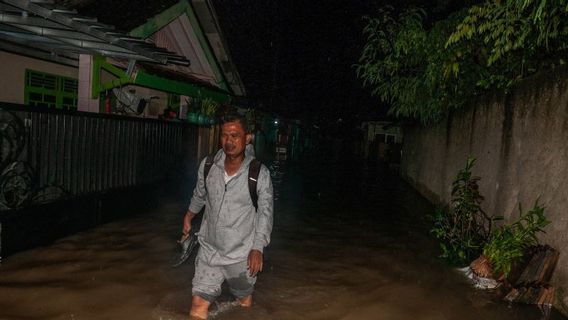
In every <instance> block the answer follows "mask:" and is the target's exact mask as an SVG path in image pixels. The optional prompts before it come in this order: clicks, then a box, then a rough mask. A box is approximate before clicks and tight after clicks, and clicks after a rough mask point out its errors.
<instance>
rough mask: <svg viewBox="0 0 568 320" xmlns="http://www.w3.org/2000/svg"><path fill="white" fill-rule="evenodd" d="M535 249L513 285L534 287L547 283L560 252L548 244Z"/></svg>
mask: <svg viewBox="0 0 568 320" xmlns="http://www.w3.org/2000/svg"><path fill="white" fill-rule="evenodd" d="M539 249H540V250H537V251H536V252H535V253H534V254H533V256H532V258H531V259H530V260H529V263H528V265H527V266H526V267H525V269H524V270H523V272H522V273H521V275H520V277H519V278H518V279H517V281H515V287H530V286H532V287H536V286H543V285H547V284H548V283H549V282H550V278H551V277H552V273H553V272H554V269H555V268H556V264H557V263H558V257H559V256H560V253H559V252H558V251H556V250H554V249H553V248H551V247H549V246H543V247H540V248H539Z"/></svg>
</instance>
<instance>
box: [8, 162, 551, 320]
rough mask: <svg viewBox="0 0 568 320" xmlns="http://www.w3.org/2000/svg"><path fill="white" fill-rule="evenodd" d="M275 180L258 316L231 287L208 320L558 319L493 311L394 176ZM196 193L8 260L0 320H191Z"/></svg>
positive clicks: (325, 173) (173, 195) (347, 171)
mask: <svg viewBox="0 0 568 320" xmlns="http://www.w3.org/2000/svg"><path fill="white" fill-rule="evenodd" d="M271 169H272V173H273V181H274V184H275V193H276V194H277V200H276V203H275V224H274V230H273V233H272V236H273V239H272V243H271V245H270V246H269V247H268V248H267V249H266V255H267V262H266V265H265V270H264V271H263V272H262V274H261V275H260V277H259V279H258V282H257V287H256V292H255V295H254V298H255V300H254V305H253V307H252V308H250V309H241V308H225V307H226V306H227V303H226V302H227V301H230V300H231V297H230V295H229V294H228V293H227V290H226V288H225V290H224V293H223V295H222V296H221V298H220V304H217V305H216V306H215V307H214V308H213V312H212V313H213V317H212V318H215V319H231V320H244V319H258V320H261V319H275V320H276V319H282V320H286V319H306V320H320V319H321V320H323V319H345V320H347V319H358V320H371V319H389V320H407V319H408V320H410V319H466V320H467V319H495V320H505V319H520V320H529V319H530V320H539V319H561V318H560V316H558V315H557V314H555V313H554V312H553V313H552V314H551V315H549V317H548V318H547V317H546V316H545V315H543V314H542V312H541V311H540V310H539V309H537V308H534V307H521V306H510V305H508V304H506V303H504V302H501V301H496V300H494V299H493V297H492V296H491V295H490V294H488V293H486V292H483V291H479V290H475V289H473V288H471V286H470V285H469V284H468V283H467V281H466V280H465V279H464V278H463V277H462V276H461V275H460V274H458V273H457V272H456V271H455V270H453V269H452V268H451V267H449V266H447V265H445V264H444V263H443V262H442V261H440V260H439V259H437V257H436V256H437V254H438V249H437V244H436V243H435V242H434V240H433V239H432V238H431V237H430V236H429V235H428V225H427V221H426V220H425V218H424V217H425V215H426V214H427V213H429V212H430V211H431V209H432V208H431V206H430V204H429V203H428V202H427V201H425V200H424V199H423V198H422V197H420V196H419V195H418V194H417V193H416V192H415V191H414V190H412V189H411V188H410V187H409V186H408V185H407V184H406V183H404V182H403V181H402V180H401V179H399V178H398V177H397V176H396V175H394V174H393V173H392V172H390V171H388V170H386V169H384V168H380V167H368V166H366V165H365V164H363V163H359V162H357V161H348V162H345V163H343V164H341V165H337V164H336V165H328V164H325V163H324V162H316V161H314V162H313V163H303V164H301V165H300V164H295V165H285V164H278V163H276V164H272V165H271ZM190 192H191V190H189V189H187V190H186V189H184V188H175V187H174V186H168V187H166V188H164V192H163V194H162V196H161V198H160V202H159V203H160V205H159V207H158V208H149V209H148V210H147V211H148V212H144V213H142V214H141V215H138V216H136V217H134V218H130V219H127V220H123V221H118V222H113V223H109V224H105V225H102V226H100V227H97V228H95V229H92V230H88V231H85V232H81V233H79V234H76V235H74V236H71V237H67V238H65V239H62V240H59V241H57V242H56V243H54V244H52V245H50V246H46V247H42V248H37V249H33V250H28V251H25V252H22V253H18V254H15V255H13V256H10V257H8V258H6V259H4V260H3V261H2V266H1V268H0V296H1V297H2V299H0V319H6V320H8V319H9V320H12V319H14V320H15V319H162V320H166V319H187V314H188V310H189V306H190V294H191V279H192V276H193V270H194V269H193V260H194V257H195V254H193V255H192V257H191V258H190V261H188V262H186V263H185V264H183V265H182V266H180V267H178V268H172V267H171V266H170V263H171V261H172V258H173V257H174V255H175V253H176V239H177V238H178V237H179V235H180V229H181V222H182V216H183V214H184V212H185V208H186V206H187V204H188V201H189V194H190ZM184 194H185V195H186V196H183V195H184ZM140 201H145V199H140Z"/></svg>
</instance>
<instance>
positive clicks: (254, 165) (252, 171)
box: [203, 155, 261, 210]
mask: <svg viewBox="0 0 568 320" xmlns="http://www.w3.org/2000/svg"><path fill="white" fill-rule="evenodd" d="M212 166H213V155H208V156H207V158H206V159H205V166H204V167H203V180H204V181H207V175H208V174H209V170H211V167H212ZM260 167H261V163H260V161H259V160H257V159H252V161H251V162H250V164H249V170H248V188H249V194H250V199H251V200H252V205H253V206H254V210H258V194H257V193H256V184H257V180H258V175H259V174H260ZM205 185H206V186H207V184H205Z"/></svg>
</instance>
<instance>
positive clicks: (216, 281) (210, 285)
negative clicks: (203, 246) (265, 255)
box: [191, 250, 256, 302]
mask: <svg viewBox="0 0 568 320" xmlns="http://www.w3.org/2000/svg"><path fill="white" fill-rule="evenodd" d="M247 267H248V262H247V261H243V262H239V263H235V264H231V265H227V266H211V265H209V264H208V263H207V261H205V259H204V258H203V255H202V252H201V250H199V253H198V254H197V258H195V275H194V276H193V281H192V285H193V288H192V289H191V293H192V295H194V296H199V297H201V298H203V299H205V300H207V301H209V302H213V301H215V299H216V298H217V297H219V296H220V295H221V285H222V284H223V281H225V280H227V283H228V284H229V289H230V291H231V293H232V294H233V295H234V296H235V297H237V298H239V299H242V298H244V297H246V296H249V295H251V294H252V292H253V291H254V284H255V283H256V277H251V276H250V274H249V271H248V270H247Z"/></svg>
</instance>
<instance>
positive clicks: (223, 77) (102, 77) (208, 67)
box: [0, 0, 245, 117]
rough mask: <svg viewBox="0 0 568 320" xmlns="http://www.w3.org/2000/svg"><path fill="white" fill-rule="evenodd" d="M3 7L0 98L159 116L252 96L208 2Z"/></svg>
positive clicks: (76, 1)
mask: <svg viewBox="0 0 568 320" xmlns="http://www.w3.org/2000/svg"><path fill="white" fill-rule="evenodd" d="M0 13H1V14H0V38H1V40H2V41H0V59H2V60H1V61H3V63H2V64H0V75H1V76H0V85H1V86H2V88H3V90H2V91H1V92H0V102H4V103H13V104H21V105H30V106H36V107H40V108H57V109H69V110H78V111H87V112H106V113H110V112H112V113H124V114H129V115H135V116H144V117H158V116H159V115H161V114H162V113H163V112H164V110H165V109H170V108H172V109H175V110H176V111H177V113H180V111H183V107H186V105H187V104H188V103H189V102H190V101H192V100H202V99H211V100H213V101H216V102H219V103H226V102H229V101H230V100H231V99H232V97H234V96H242V95H244V94H245V89H244V86H243V84H242V81H241V79H240V77H239V74H238V72H237V70H236V68H235V66H234V65H233V63H232V61H231V59H230V55H229V52H228V48H227V46H226V42H225V40H224V38H223V35H222V33H221V30H220V27H219V24H218V21H217V18H216V14H215V11H214V8H213V6H212V5H211V3H210V2H209V1H207V0H197V1H192V0H180V1H171V0H169V1H168V0H162V1H142V0H138V1H123V2H116V1H110V0H100V1H94V0H55V1H16V0H1V1H0ZM120 30H127V31H120ZM180 107H182V110H179V108H180Z"/></svg>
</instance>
